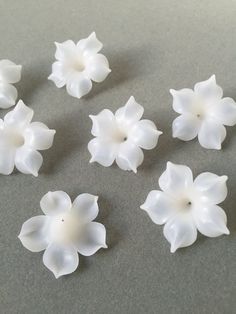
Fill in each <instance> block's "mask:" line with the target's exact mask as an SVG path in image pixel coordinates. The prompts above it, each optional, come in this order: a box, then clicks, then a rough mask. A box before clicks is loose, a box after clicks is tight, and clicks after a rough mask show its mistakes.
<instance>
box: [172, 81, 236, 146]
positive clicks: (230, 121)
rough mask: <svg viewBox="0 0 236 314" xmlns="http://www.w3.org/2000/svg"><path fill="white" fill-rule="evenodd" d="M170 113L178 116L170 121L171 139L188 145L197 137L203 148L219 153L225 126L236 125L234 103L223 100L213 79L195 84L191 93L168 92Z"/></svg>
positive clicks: (221, 93)
mask: <svg viewBox="0 0 236 314" xmlns="http://www.w3.org/2000/svg"><path fill="white" fill-rule="evenodd" d="M170 93H171V94H172V96H173V109H174V110H175V111H176V112H178V113H180V116H179V117H178V118H176V119H175V120H174V121H173V125H172V130H173V137H177V138H179V139H181V140H183V141H189V140H192V139H194V138H195V137H196V136H198V140H199V143H200V144H201V146H202V147H205V148H209V149H221V143H222V142H223V141H224V139H225V137H226V129H225V127H224V125H228V126H233V125H235V124H236V103H235V102H234V100H233V99H232V98H229V97H226V98H222V96H223V91H222V88H221V87H220V86H218V85H217V84H216V79H215V75H212V76H211V77H210V78H209V79H208V80H206V81H203V82H199V83H197V84H195V86H194V90H192V89H189V88H184V89H181V90H178V91H176V90H174V89H171V90H170Z"/></svg>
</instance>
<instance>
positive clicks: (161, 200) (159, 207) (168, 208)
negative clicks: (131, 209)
mask: <svg viewBox="0 0 236 314" xmlns="http://www.w3.org/2000/svg"><path fill="white" fill-rule="evenodd" d="M140 208H141V209H143V210H145V211H146V212H147V213H148V215H149V217H150V218H151V219H152V221H153V222H154V223H156V224H158V225H162V224H164V223H166V221H167V220H168V219H169V218H170V217H171V215H173V212H174V208H173V205H172V201H171V199H170V198H169V197H168V196H167V195H166V194H165V193H164V192H161V191H155V190H153V191H151V192H149V194H148V196H147V199H146V201H145V203H144V204H143V205H141V206H140Z"/></svg>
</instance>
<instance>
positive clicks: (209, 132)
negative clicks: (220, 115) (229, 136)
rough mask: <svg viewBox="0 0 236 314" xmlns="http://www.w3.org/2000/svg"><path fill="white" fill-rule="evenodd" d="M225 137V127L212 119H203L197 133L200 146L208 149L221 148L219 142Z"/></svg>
mask: <svg viewBox="0 0 236 314" xmlns="http://www.w3.org/2000/svg"><path fill="white" fill-rule="evenodd" d="M225 137H226V130H225V127H224V126H223V125H222V124H220V123H218V122H216V121H214V120H206V121H203V123H202V125H201V127H200V131H199V133H198V140H199V143H200V144H201V146H202V147H204V148H209V149H221V143H222V142H223V141H224V139H225Z"/></svg>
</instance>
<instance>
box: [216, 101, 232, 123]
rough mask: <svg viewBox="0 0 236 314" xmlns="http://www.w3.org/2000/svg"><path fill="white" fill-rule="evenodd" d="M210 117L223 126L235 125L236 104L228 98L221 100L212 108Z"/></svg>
mask: <svg viewBox="0 0 236 314" xmlns="http://www.w3.org/2000/svg"><path fill="white" fill-rule="evenodd" d="M212 116H213V117H214V118H215V119H217V120H218V121H219V122H220V123H222V124H224V125H229V126H233V125H235V124H236V103H235V101H234V100H233V99H232V98H230V97H225V98H223V99H221V100H220V101H219V102H218V103H217V104H215V105H214V106H212Z"/></svg>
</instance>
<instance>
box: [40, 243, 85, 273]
mask: <svg viewBox="0 0 236 314" xmlns="http://www.w3.org/2000/svg"><path fill="white" fill-rule="evenodd" d="M43 263H44V265H45V266H46V267H47V268H48V269H49V270H51V271H52V272H53V274H54V276H55V277H56V278H59V277H61V276H63V275H68V274H71V273H73V272H74V271H75V270H76V268H77V267H78V265H79V256H78V253H77V251H76V249H75V248H74V247H73V246H63V245H59V244H56V243H53V244H51V245H50V246H48V247H47V249H46V251H45V252H44V254H43Z"/></svg>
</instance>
